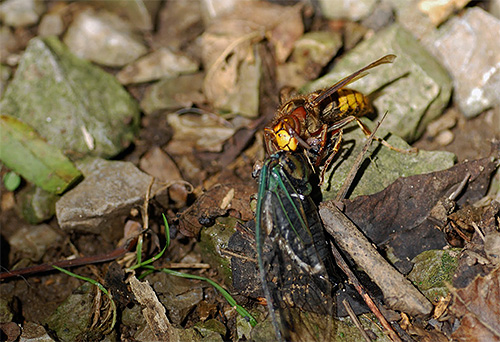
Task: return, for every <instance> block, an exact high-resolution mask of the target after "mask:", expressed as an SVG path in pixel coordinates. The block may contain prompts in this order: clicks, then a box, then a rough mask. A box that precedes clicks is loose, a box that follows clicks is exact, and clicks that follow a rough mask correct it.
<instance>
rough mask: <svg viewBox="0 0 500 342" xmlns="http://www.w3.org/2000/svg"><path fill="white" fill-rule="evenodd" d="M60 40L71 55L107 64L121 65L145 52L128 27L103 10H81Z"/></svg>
mask: <svg viewBox="0 0 500 342" xmlns="http://www.w3.org/2000/svg"><path fill="white" fill-rule="evenodd" d="M64 43H65V44H66V45H67V46H68V47H69V49H70V50H71V51H72V52H73V53H74V54H75V55H77V56H79V57H82V58H85V59H88V60H90V61H93V62H96V63H98V64H102V65H106V66H111V67H120V66H124V65H126V64H128V63H130V62H132V61H134V60H136V59H137V58H139V57H140V56H142V55H144V54H145V53H146V52H147V48H146V46H145V45H144V43H143V42H142V41H141V39H140V38H139V37H138V36H136V35H135V34H134V33H133V31H132V28H131V26H130V25H129V24H128V23H127V22H126V21H124V20H122V19H120V17H119V16H118V15H116V14H114V13H111V12H106V11H100V12H95V11H91V10H88V11H84V12H81V13H80V14H79V15H78V16H77V17H76V18H75V19H74V21H73V22H72V23H71V26H70V27H69V28H68V31H67V32H66V35H65V36H64Z"/></svg>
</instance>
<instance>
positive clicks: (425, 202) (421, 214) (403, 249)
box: [345, 158, 496, 273]
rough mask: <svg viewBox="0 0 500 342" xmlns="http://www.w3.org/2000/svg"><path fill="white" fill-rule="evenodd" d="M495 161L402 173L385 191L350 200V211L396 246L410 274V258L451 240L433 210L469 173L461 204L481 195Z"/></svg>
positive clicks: (379, 239)
mask: <svg viewBox="0 0 500 342" xmlns="http://www.w3.org/2000/svg"><path fill="white" fill-rule="evenodd" d="M495 169H496V161H495V160H492V158H484V159H480V160H476V161H470V162H464V163H461V164H458V165H455V166H453V167H451V168H449V169H447V170H443V171H438V172H432V173H428V174H422V175H416V176H411V177H405V178H400V179H398V180H396V181H395V182H394V183H392V184H391V185H390V186H388V187H387V188H386V189H384V190H383V191H381V192H379V193H376V194H373V195H370V196H359V197H357V198H355V199H354V200H347V201H346V202H345V205H346V210H345V214H346V215H347V216H348V217H349V218H350V219H351V220H352V221H353V222H354V223H355V224H356V225H357V226H358V227H359V228H360V229H361V230H362V231H363V232H364V233H365V235H366V236H367V237H368V238H369V239H371V240H372V242H374V243H375V244H377V245H378V246H379V247H385V248H386V249H391V250H392V253H394V255H395V256H396V257H397V258H398V259H399V260H400V263H397V264H396V267H398V268H399V270H400V271H401V272H403V273H407V272H408V271H409V269H410V267H411V265H410V264H409V262H408V261H406V260H411V259H413V258H414V257H415V256H417V255H418V254H420V253H421V252H423V251H426V250H430V249H440V248H442V247H443V246H445V245H446V240H445V237H444V234H443V233H442V232H441V231H440V230H439V229H437V227H436V226H437V225H439V222H436V220H435V219H434V218H432V217H431V215H430V214H431V211H432V210H433V209H434V207H435V206H436V205H437V204H438V203H439V201H443V200H444V199H445V198H447V197H448V196H449V195H450V194H451V193H452V192H453V190H454V189H455V188H456V187H457V186H458V184H460V182H462V181H463V179H464V178H465V177H466V175H467V174H470V177H469V181H468V183H467V185H466V187H465V189H464V190H463V191H462V195H460V197H459V199H458V200H457V203H458V204H459V205H465V204H469V203H473V202H475V201H477V200H478V199H480V198H482V197H483V196H484V195H485V193H486V190H487V188H488V184H489V182H490V177H491V174H492V172H493V171H494V170H495Z"/></svg>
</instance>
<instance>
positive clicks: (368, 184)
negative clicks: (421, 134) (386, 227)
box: [322, 119, 455, 201]
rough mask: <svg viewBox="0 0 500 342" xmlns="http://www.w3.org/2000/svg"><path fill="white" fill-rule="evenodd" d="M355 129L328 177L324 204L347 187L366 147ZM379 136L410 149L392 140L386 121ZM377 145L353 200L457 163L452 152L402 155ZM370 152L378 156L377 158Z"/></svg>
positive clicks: (425, 152)
mask: <svg viewBox="0 0 500 342" xmlns="http://www.w3.org/2000/svg"><path fill="white" fill-rule="evenodd" d="M363 122H364V123H365V124H367V125H368V126H369V127H372V128H373V123H371V122H369V121H368V120H366V119H364V120H363ZM354 127H355V128H354V129H352V130H351V131H349V132H346V133H345V134H344V137H343V141H344V142H343V143H342V147H341V150H340V152H339V153H338V155H337V156H335V158H334V161H333V163H332V165H330V167H329V168H328V171H327V172H326V174H325V183H324V184H323V186H322V193H323V200H324V201H325V200H329V199H334V198H335V195H336V194H337V192H338V190H340V188H341V187H342V185H343V184H344V182H345V179H346V178H347V176H348V174H349V172H350V170H351V167H352V165H353V164H354V160H355V159H356V157H357V156H358V154H359V153H361V150H362V149H363V147H364V144H365V142H366V136H365V135H364V134H363V132H362V131H361V129H359V127H357V126H354ZM376 136H378V137H384V139H385V140H386V141H387V142H388V143H389V144H391V145H392V146H394V147H398V148H401V149H408V148H409V147H410V146H409V145H407V144H406V143H405V142H404V141H403V140H402V139H400V138H399V137H397V136H394V135H390V136H389V137H388V130H387V127H385V121H384V122H383V123H382V125H381V127H380V128H379V130H378V131H377V133H376ZM377 146H379V143H378V142H375V141H374V142H373V143H372V146H371V147H370V149H369V150H368V153H367V155H366V156H365V160H364V162H363V163H362V165H363V172H362V173H361V174H360V175H358V180H357V181H356V186H355V188H354V190H353V191H352V193H350V195H349V197H350V198H355V197H356V196H359V195H371V194H374V193H376V192H379V191H382V190H383V189H384V188H386V187H387V186H388V185H390V184H391V183H392V182H394V181H395V180H396V179H398V178H400V177H407V176H412V175H418V174H422V173H427V172H432V171H438V170H444V169H447V168H449V167H451V166H453V164H454V163H455V155H454V154H453V153H450V152H443V151H418V153H401V152H396V151H393V150H390V149H388V148H387V147H385V146H384V147H380V146H379V147H377ZM370 151H373V153H375V154H374V155H373V154H372V153H371V152H370Z"/></svg>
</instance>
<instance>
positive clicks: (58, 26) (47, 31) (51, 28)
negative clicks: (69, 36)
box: [38, 12, 65, 37]
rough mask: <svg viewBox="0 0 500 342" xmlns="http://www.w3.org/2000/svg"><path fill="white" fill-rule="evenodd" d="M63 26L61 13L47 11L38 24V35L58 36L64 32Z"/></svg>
mask: <svg viewBox="0 0 500 342" xmlns="http://www.w3.org/2000/svg"><path fill="white" fill-rule="evenodd" d="M64 28H65V27H64V21H63V17H62V13H59V12H51V13H47V14H45V15H44V16H43V17H42V20H41V21H40V25H38V35H39V36H41V37H47V36H59V35H61V34H62V33H63V32H64Z"/></svg>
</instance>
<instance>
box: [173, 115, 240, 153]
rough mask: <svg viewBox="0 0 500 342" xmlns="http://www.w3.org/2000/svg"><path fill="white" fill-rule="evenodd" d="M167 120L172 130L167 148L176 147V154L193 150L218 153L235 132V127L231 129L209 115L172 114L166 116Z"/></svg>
mask: <svg viewBox="0 0 500 342" xmlns="http://www.w3.org/2000/svg"><path fill="white" fill-rule="evenodd" d="M167 120H168V124H169V125H170V126H171V127H172V128H173V130H174V136H173V137H172V140H171V141H170V142H169V148H170V149H171V148H172V145H175V146H177V147H178V148H177V151H178V153H183V151H184V152H192V151H193V149H195V150H197V151H210V152H220V151H222V146H223V145H224V142H225V141H226V140H227V139H229V138H230V137H232V136H233V134H234V132H235V131H236V127H231V126H229V125H227V124H225V123H223V122H221V120H218V119H217V118H216V117H214V116H213V115H210V114H201V115H197V114H184V115H181V114H176V113H172V114H169V115H168V116H167ZM179 145H181V146H179Z"/></svg>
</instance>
